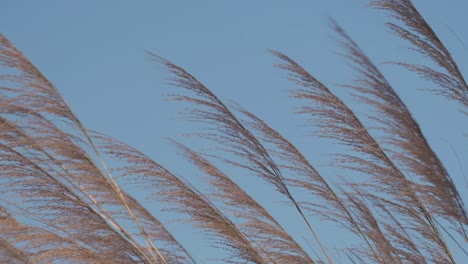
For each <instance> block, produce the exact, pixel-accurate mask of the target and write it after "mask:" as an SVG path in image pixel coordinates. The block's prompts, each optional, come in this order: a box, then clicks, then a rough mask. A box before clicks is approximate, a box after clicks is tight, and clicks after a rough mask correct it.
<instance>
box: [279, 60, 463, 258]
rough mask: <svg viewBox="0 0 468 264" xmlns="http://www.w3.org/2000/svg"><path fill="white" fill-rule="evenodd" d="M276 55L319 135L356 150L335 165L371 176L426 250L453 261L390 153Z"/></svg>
mask: <svg viewBox="0 0 468 264" xmlns="http://www.w3.org/2000/svg"><path fill="white" fill-rule="evenodd" d="M273 54H275V55H276V56H277V57H279V58H280V59H281V60H283V61H284V62H285V63H284V64H281V65H279V67H280V68H282V69H285V70H287V71H288V72H289V74H290V75H289V76H290V79H291V80H292V81H293V82H295V83H297V84H298V85H300V86H301V87H303V88H300V89H294V90H292V95H293V97H295V98H298V99H303V100H306V101H307V102H310V103H309V104H306V105H303V106H302V107H301V111H300V113H301V114H307V115H309V116H312V119H311V120H313V121H314V124H315V125H317V126H318V127H319V128H321V133H320V134H319V136H320V137H328V138H333V139H337V140H339V141H340V142H342V143H343V144H345V145H348V146H351V147H352V148H353V149H354V150H355V152H356V154H357V155H349V154H347V155H339V156H340V157H341V158H340V159H339V162H338V163H336V165H337V166H340V167H343V168H347V169H351V170H354V171H357V172H359V173H363V174H367V175H371V176H372V181H373V183H372V184H367V185H368V186H370V187H372V188H371V189H370V191H374V192H375V191H376V192H379V193H380V195H385V196H389V197H392V200H394V201H395V203H400V204H401V206H394V207H393V209H395V210H397V212H395V213H398V214H400V215H403V216H405V217H408V218H409V219H412V220H413V221H409V223H411V224H412V225H414V226H413V227H412V229H413V230H417V232H419V235H421V236H422V237H424V239H425V240H427V241H430V243H432V244H433V245H432V246H427V247H426V251H427V253H434V250H438V251H440V252H438V253H437V254H435V255H437V256H442V255H445V258H438V259H437V260H438V261H439V262H444V263H445V262H448V263H454V260H453V257H452V255H451V253H450V250H449V249H448V246H447V245H446V243H445V241H444V239H443V237H442V236H441V234H440V232H439V231H438V229H437V226H436V225H435V223H434V221H433V219H432V215H431V214H430V213H429V212H428V211H427V209H426V208H425V205H424V204H422V203H421V201H420V200H419V198H418V197H417V196H416V195H415V192H414V190H412V188H414V187H413V183H412V182H411V181H409V180H408V179H407V178H406V176H405V175H404V174H403V173H402V172H401V171H400V169H399V168H398V167H397V166H396V165H395V164H394V163H393V161H392V160H391V159H390V158H389V157H388V156H387V154H386V153H385V152H384V150H383V149H382V148H381V146H380V145H379V144H378V143H377V141H376V140H375V139H374V138H373V137H372V136H371V135H370V134H369V131H368V130H367V129H366V128H365V126H364V125H363V124H362V123H361V121H360V120H359V119H358V118H357V117H356V115H355V114H354V112H353V111H352V110H351V109H350V108H349V107H348V106H347V105H346V104H345V103H344V102H343V101H342V100H341V99H339V98H338V97H337V96H335V95H334V94H333V93H332V92H331V91H330V90H329V89H328V88H327V87H326V86H325V85H324V84H322V83H321V82H319V81H318V80H317V79H316V78H314V77H313V76H312V75H311V74H310V73H308V72H307V71H306V70H304V69H303V68H302V67H301V66H300V65H299V64H297V63H296V62H295V61H293V60H292V59H290V58H289V57H287V56H286V55H284V54H281V53H278V52H273Z"/></svg>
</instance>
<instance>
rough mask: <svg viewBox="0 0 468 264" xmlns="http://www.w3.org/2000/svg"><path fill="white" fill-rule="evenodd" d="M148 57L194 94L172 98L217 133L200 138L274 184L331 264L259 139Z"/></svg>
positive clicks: (197, 86) (196, 85) (200, 88)
mask: <svg viewBox="0 0 468 264" xmlns="http://www.w3.org/2000/svg"><path fill="white" fill-rule="evenodd" d="M150 55H152V56H153V58H154V59H155V60H156V61H158V62H160V63H162V64H164V65H165V66H166V67H167V68H168V69H169V70H170V72H171V73H172V74H173V75H174V77H173V78H172V79H171V80H172V85H173V86H176V87H180V88H184V89H186V90H188V91H191V92H192V93H193V95H192V96H184V95H172V98H173V99H174V100H178V101H185V102H188V103H191V104H193V105H195V106H197V108H195V109H191V112H190V113H191V115H192V117H193V119H195V120H197V121H200V122H206V123H209V124H212V125H213V126H214V127H215V129H216V132H213V133H211V134H202V136H205V137H208V138H210V139H211V140H213V141H215V142H218V143H220V144H221V146H222V149H223V150H225V151H227V152H229V153H230V154H234V155H235V156H236V157H238V158H240V159H242V160H243V161H242V162H239V161H235V160H227V159H224V160H225V161H226V162H228V163H230V164H233V165H235V166H238V167H241V168H244V169H247V170H249V171H251V172H253V173H255V174H256V175H258V176H259V177H261V178H263V179H264V180H266V181H267V182H269V183H271V184H273V185H274V186H275V187H276V189H277V190H278V191H279V192H280V193H282V194H283V195H285V196H286V198H287V199H288V200H289V201H291V202H292V203H293V205H294V206H295V208H296V209H297V211H298V212H299V214H300V215H301V217H302V219H303V220H304V222H305V224H306V225H307V228H308V229H309V231H310V233H311V234H312V236H313V239H314V240H315V242H316V243H317V245H318V246H319V247H320V250H321V252H322V254H323V255H324V257H326V258H327V260H328V262H329V263H332V260H331V259H330V257H329V256H328V254H327V253H326V251H325V249H324V247H323V245H322V243H321V242H320V240H319V239H318V237H317V235H316V233H315V231H314V229H313V228H312V226H311V224H310V223H309V221H308V220H307V218H306V216H305V215H304V213H303V211H302V209H301V206H300V205H299V204H298V203H297V202H296V200H295V199H294V197H293V195H292V194H291V192H290V191H289V189H288V187H287V185H286V183H285V182H284V179H283V177H282V175H281V171H280V169H279V168H278V166H277V165H276V164H275V162H274V161H273V159H272V158H271V157H270V154H269V153H268V151H267V150H266V149H265V148H264V147H263V145H262V144H261V143H260V142H259V141H258V139H257V138H256V137H255V136H254V135H253V134H252V133H251V132H250V131H249V130H248V129H247V128H246V127H245V126H244V125H243V124H242V123H241V122H240V121H239V120H238V119H237V117H236V116H235V115H234V114H233V113H232V112H231V110H229V108H228V107H227V106H226V105H225V104H224V103H223V102H222V101H221V100H220V99H218V97H216V95H215V94H213V92H211V91H210V90H209V89H208V88H207V87H206V86H204V85H203V84H202V83H201V82H199V81H198V80H197V79H196V78H195V77H194V76H192V75H191V74H189V73H188V72H186V71H185V70H184V69H182V68H180V67H179V66H177V65H175V64H173V63H171V62H170V61H167V60H165V59H163V58H161V57H159V56H157V55H154V54H151V53H150Z"/></svg>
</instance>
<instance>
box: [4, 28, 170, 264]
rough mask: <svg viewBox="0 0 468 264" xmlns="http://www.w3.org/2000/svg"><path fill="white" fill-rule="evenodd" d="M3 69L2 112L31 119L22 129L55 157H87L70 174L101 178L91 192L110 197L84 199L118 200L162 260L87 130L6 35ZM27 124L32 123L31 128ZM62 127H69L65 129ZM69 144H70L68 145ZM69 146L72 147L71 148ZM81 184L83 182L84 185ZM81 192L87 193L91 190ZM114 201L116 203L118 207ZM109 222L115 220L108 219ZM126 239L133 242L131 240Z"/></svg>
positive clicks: (74, 159)
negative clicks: (87, 148)
mask: <svg viewBox="0 0 468 264" xmlns="http://www.w3.org/2000/svg"><path fill="white" fill-rule="evenodd" d="M0 66H2V67H4V68H6V69H7V70H8V71H9V72H12V73H11V74H2V75H1V76H0V80H2V81H5V82H6V83H7V84H9V85H10V87H2V89H1V90H2V91H3V92H4V93H3V97H2V102H1V107H2V112H3V113H8V114H12V112H13V114H16V115H17V117H18V116H19V117H21V118H20V119H19V120H20V121H23V119H28V118H30V117H32V118H33V119H32V120H31V119H29V121H23V122H26V124H25V125H23V126H22V127H28V128H30V129H31V130H35V131H38V132H39V134H40V135H44V134H46V135H47V136H46V137H45V138H41V137H39V138H40V140H39V141H45V142H47V143H46V144H48V145H47V147H46V148H49V149H47V150H50V149H53V150H54V151H57V153H55V155H57V156H58V157H67V156H73V158H72V160H73V161H76V156H77V155H78V156H84V159H81V160H83V161H84V163H83V165H84V166H82V164H81V163H79V162H78V163H74V164H73V165H75V167H72V169H71V170H70V171H73V173H77V170H78V171H80V172H84V174H87V176H89V175H92V174H97V175H100V176H102V177H97V179H99V180H101V182H100V183H101V184H96V185H95V186H94V187H98V188H95V189H92V190H91V191H96V192H98V193H99V192H100V193H106V191H107V193H106V195H108V196H107V197H106V198H108V199H103V200H102V201H97V200H96V199H94V198H93V197H89V195H88V194H85V195H87V196H88V198H90V199H91V200H92V201H93V202H94V203H95V205H96V206H98V207H99V206H100V204H99V203H100V202H103V201H106V200H112V199H110V198H109V197H112V198H117V199H116V200H115V199H114V200H113V201H112V202H114V204H120V206H123V208H124V209H125V211H126V212H127V213H128V217H129V218H130V219H131V220H132V221H134V223H135V224H136V225H137V226H138V228H139V230H140V235H141V236H142V237H143V238H144V239H145V241H146V244H147V247H149V248H151V250H150V251H149V252H148V253H149V254H150V255H151V258H153V259H154V260H156V259H157V258H161V256H156V255H157V253H158V249H157V248H156V246H155V245H154V244H153V243H152V242H151V240H150V239H149V238H148V237H147V236H146V233H145V230H144V229H143V228H142V226H141V224H140V223H139V221H138V219H137V218H136V216H135V215H134V213H133V211H132V208H130V207H129V205H128V203H127V201H126V200H125V195H124V192H123V191H122V190H121V189H120V187H119V186H118V185H117V184H116V183H115V181H114V179H113V177H112V174H111V173H110V171H109V170H107V165H106V164H105V163H104V162H103V160H102V159H101V158H100V154H99V150H98V149H97V148H96V146H95V145H94V143H93V142H92V140H91V138H90V136H89V135H88V132H87V130H86V128H85V127H84V126H83V124H82V123H81V122H80V120H79V119H78V118H77V117H76V116H75V115H74V114H73V112H72V111H71V109H70V108H69V106H68V105H67V103H66V102H65V100H64V99H63V98H62V96H61V95H60V93H59V92H58V90H57V89H56V88H55V87H54V86H53V85H52V84H51V83H50V82H49V81H48V80H47V79H46V78H45V77H44V76H43V75H42V74H41V72H40V71H39V70H38V69H37V68H36V67H35V66H34V65H33V64H32V63H31V62H30V61H29V60H28V59H27V58H26V57H25V56H24V55H23V54H22V53H21V52H20V51H19V50H17V49H16V48H15V47H14V45H13V44H12V43H11V42H9V41H8V40H7V39H6V38H5V37H3V35H0ZM16 106H19V107H16ZM17 117H16V118H15V117H14V118H13V119H15V120H17ZM37 117H40V118H37ZM34 118H36V119H34ZM50 120H54V122H51V121H50ZM27 122H31V123H30V124H28V123H27ZM38 122H39V124H38ZM41 123H48V124H49V127H48V126H47V125H45V126H39V127H40V128H39V129H38V128H36V126H38V125H41ZM63 124H65V125H67V126H63ZM59 127H60V128H59ZM64 128H69V130H70V131H72V132H74V133H76V134H77V135H76V136H72V135H71V133H65V132H63V131H62V130H61V129H64ZM50 131H54V132H57V131H58V132H59V133H62V134H63V135H64V136H65V137H64V140H62V138H61V137H56V138H54V137H51V135H50ZM33 134H34V133H33ZM70 138H71V139H70ZM68 139H70V140H68ZM67 140H68V141H69V142H67ZM76 141H79V142H80V143H88V144H89V146H90V147H91V148H92V151H93V152H94V154H95V155H96V156H97V158H98V160H100V161H101V165H102V166H103V167H104V168H105V169H106V170H105V172H106V173H102V171H101V170H100V169H98V166H96V165H95V164H94V161H93V160H92V159H90V158H89V157H88V156H87V154H86V153H85V151H84V150H82V149H81V146H78V147H75V148H73V147H72V148H69V146H70V145H74V144H75V143H76ZM70 142H71V144H69V143H70ZM64 143H67V144H64ZM65 160H66V159H65ZM55 165H57V164H55ZM64 165H65V166H66V165H68V164H60V165H59V166H60V167H62V169H64V170H68V168H66V167H64ZM86 167H87V168H86ZM90 172H91V173H90ZM66 174H68V175H70V174H69V173H68V172H66ZM75 175H79V176H78V177H77V178H78V181H75V183H77V184H78V185H79V184H81V183H82V182H83V181H85V180H90V179H92V177H85V176H83V175H81V174H80V173H78V174H75ZM74 180H77V179H73V180H72V182H73V181H74ZM79 180H81V182H80V181H79ZM91 181H92V180H91ZM101 185H102V188H104V189H106V188H107V187H110V189H106V191H104V192H102V191H100V190H99V189H100V186H101ZM81 191H84V192H88V191H90V190H81ZM109 195H110V196H109ZM115 201H117V202H116V203H115ZM107 218H112V217H111V216H109V215H108V216H107ZM115 226H116V225H115V223H114V227H115ZM121 230H122V229H121ZM127 237H128V238H129V239H130V237H129V236H127ZM163 262H164V261H163Z"/></svg>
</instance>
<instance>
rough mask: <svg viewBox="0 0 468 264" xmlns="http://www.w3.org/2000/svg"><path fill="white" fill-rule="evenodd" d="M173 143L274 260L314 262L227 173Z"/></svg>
mask: <svg viewBox="0 0 468 264" xmlns="http://www.w3.org/2000/svg"><path fill="white" fill-rule="evenodd" d="M173 143H174V144H175V145H176V146H177V147H178V148H179V149H180V150H181V151H182V154H183V155H184V156H185V157H186V159H188V160H190V161H191V162H192V163H194V164H195V165H196V166H197V167H198V168H199V169H200V170H201V171H203V172H204V173H205V174H206V175H208V176H209V177H210V178H209V182H210V185H211V186H213V187H214V188H215V190H214V191H213V197H214V198H215V199H216V200H217V201H220V202H222V203H223V204H224V205H225V206H226V207H227V208H228V210H229V211H230V212H233V214H234V217H235V218H236V219H242V220H243V223H242V224H241V225H240V226H239V228H240V230H241V231H242V232H243V233H246V234H249V239H253V240H254V244H255V245H259V246H260V247H261V248H262V249H263V251H264V252H265V253H266V255H267V257H270V258H271V259H272V260H274V263H314V261H313V260H312V259H311V258H310V257H309V256H308V254H307V253H306V252H305V251H304V250H303V249H302V247H301V246H300V245H299V244H298V243H297V242H296V241H295V240H294V239H293V238H292V237H291V236H290V235H289V234H288V233H287V232H286V231H285V230H284V229H283V228H282V227H281V225H280V224H279V223H278V222H277V221H276V220H275V219H274V218H273V217H272V216H271V215H270V214H269V213H268V212H267V211H266V210H265V209H264V208H263V207H262V206H261V205H260V204H259V203H257V202H256V201H255V200H254V199H253V198H252V197H251V196H249V195H248V194H247V193H246V192H245V191H244V190H242V189H241V188H240V187H239V186H238V185H237V184H236V183H235V182H233V181H232V180H231V179H230V178H229V177H228V176H227V175H226V174H224V173H223V172H222V171H220V170H219V169H218V168H217V167H216V166H214V165H213V164H211V163H210V162H209V161H208V160H206V159H205V158H204V157H203V156H202V155H201V154H200V153H197V152H195V151H193V150H191V149H190V148H188V147H186V146H184V145H182V144H180V143H177V142H175V141H173Z"/></svg>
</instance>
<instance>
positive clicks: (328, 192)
mask: <svg viewBox="0 0 468 264" xmlns="http://www.w3.org/2000/svg"><path fill="white" fill-rule="evenodd" d="M238 110H239V111H240V112H241V113H243V114H244V115H245V116H247V117H248V119H249V121H248V122H247V123H248V125H249V126H250V127H251V128H252V129H254V130H256V131H258V132H260V133H261V134H262V139H263V140H264V141H265V142H268V143H270V144H272V145H273V146H272V149H271V151H270V153H273V154H274V155H275V156H276V157H277V158H278V160H280V162H281V163H280V162H278V164H280V166H281V168H284V169H287V170H290V171H292V173H293V175H294V176H295V177H294V178H288V179H287V181H288V182H290V183H291V184H293V185H296V186H299V187H301V188H304V189H306V190H308V191H309V192H311V193H312V194H313V195H314V196H315V197H314V199H313V201H314V202H309V201H308V202H306V204H308V205H310V206H309V207H308V209H310V210H311V211H312V212H314V213H315V214H317V215H320V216H321V217H323V218H324V219H326V220H329V221H333V222H337V223H339V224H341V225H343V226H344V227H345V228H347V229H349V230H351V231H352V232H354V233H355V234H357V235H358V236H360V237H362V238H363V239H364V241H365V242H366V243H367V245H368V246H369V249H370V251H371V252H373V254H374V255H375V256H374V257H375V258H378V254H377V252H375V251H374V247H373V245H371V244H370V242H369V241H368V238H367V235H366V233H365V232H364V231H363V230H361V228H360V226H359V225H358V221H357V220H356V219H355V217H354V216H353V213H352V212H351V211H350V210H349V208H348V206H347V205H346V202H345V201H343V200H342V199H341V198H340V196H339V194H338V193H336V192H335V191H334V190H333V188H332V186H331V185H330V184H329V183H328V182H327V180H326V179H325V178H323V177H322V175H320V173H319V172H318V171H317V170H316V169H315V168H314V167H313V166H312V164H311V163H310V162H309V160H308V159H307V158H306V157H305V156H304V155H303V154H302V153H301V152H300V151H299V150H298V149H297V148H296V146H295V145H294V144H292V143H291V142H290V141H288V140H287V139H286V138H284V137H283V136H282V135H281V134H280V133H279V132H278V131H276V130H275V129H273V128H271V127H270V126H269V125H268V124H267V123H265V122H264V121H263V120H261V119H260V118H258V117H257V116H255V115H254V114H252V113H250V112H249V111H247V110H245V109H242V108H238ZM317 198H319V199H317Z"/></svg>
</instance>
